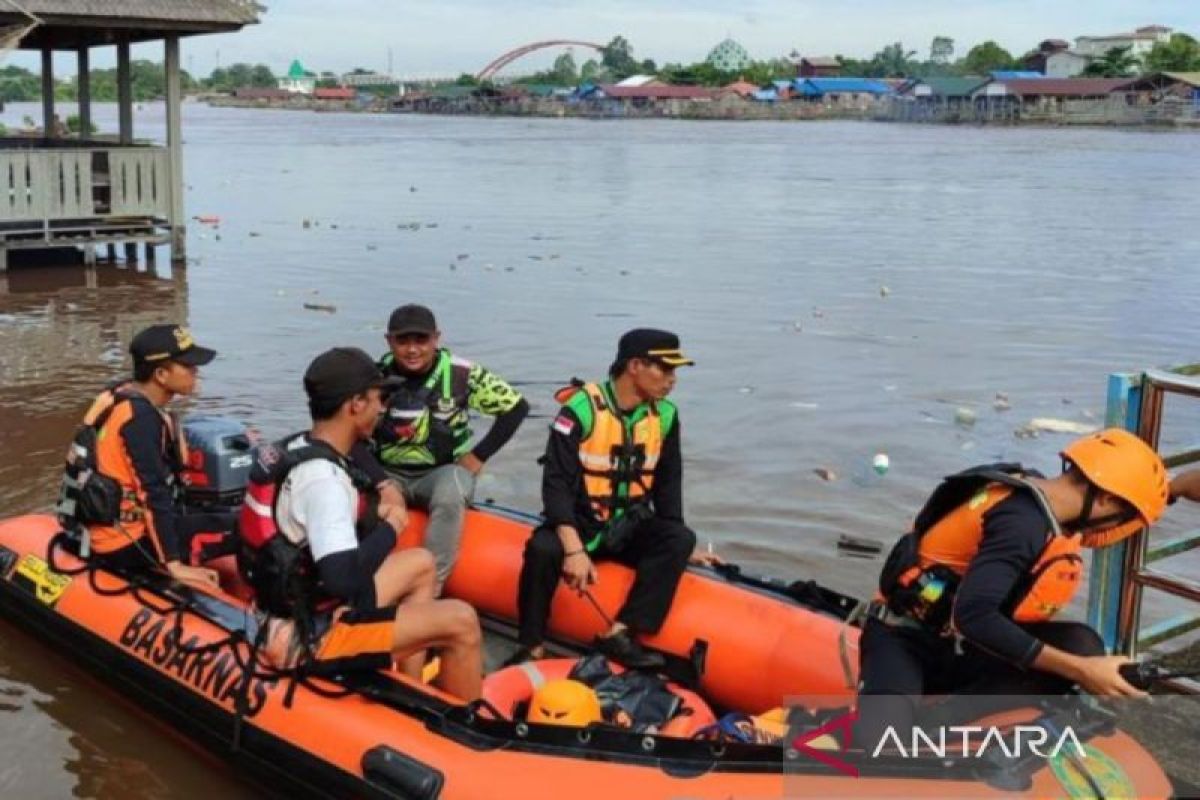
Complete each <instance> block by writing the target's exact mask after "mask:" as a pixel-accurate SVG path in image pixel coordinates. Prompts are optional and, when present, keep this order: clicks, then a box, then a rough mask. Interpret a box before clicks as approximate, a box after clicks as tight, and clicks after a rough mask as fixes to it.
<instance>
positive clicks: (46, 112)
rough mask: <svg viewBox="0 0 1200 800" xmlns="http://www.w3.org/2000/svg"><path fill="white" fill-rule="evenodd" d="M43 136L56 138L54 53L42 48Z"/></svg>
mask: <svg viewBox="0 0 1200 800" xmlns="http://www.w3.org/2000/svg"><path fill="white" fill-rule="evenodd" d="M42 135H43V136H44V137H45V138H47V139H50V138H53V137H54V51H53V50H51V49H50V47H49V46H48V45H45V46H43V47H42Z"/></svg>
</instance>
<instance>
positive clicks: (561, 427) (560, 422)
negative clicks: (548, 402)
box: [550, 413, 575, 436]
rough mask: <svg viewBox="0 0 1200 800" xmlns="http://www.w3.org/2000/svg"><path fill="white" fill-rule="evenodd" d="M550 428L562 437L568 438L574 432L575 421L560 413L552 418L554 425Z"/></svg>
mask: <svg viewBox="0 0 1200 800" xmlns="http://www.w3.org/2000/svg"><path fill="white" fill-rule="evenodd" d="M550 427H552V428H553V429H554V430H556V431H558V432H559V433H561V434H562V435H563V436H570V435H571V434H572V433H574V431H575V420H573V419H571V418H570V417H569V416H567V415H566V414H561V413H560V414H559V415H558V416H557V417H555V418H554V424H553V425H551V426H550Z"/></svg>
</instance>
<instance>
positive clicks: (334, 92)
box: [313, 86, 358, 102]
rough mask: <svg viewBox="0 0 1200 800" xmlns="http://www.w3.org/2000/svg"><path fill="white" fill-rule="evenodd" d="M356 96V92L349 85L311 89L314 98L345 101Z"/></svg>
mask: <svg viewBox="0 0 1200 800" xmlns="http://www.w3.org/2000/svg"><path fill="white" fill-rule="evenodd" d="M356 97H358V92H357V91H355V90H354V89H352V88H351V87H349V86H335V87H330V88H327V89H321V88H317V89H313V99H314V100H337V101H341V102H346V101H349V100H353V99H354V98H356Z"/></svg>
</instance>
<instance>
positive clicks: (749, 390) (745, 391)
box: [738, 386, 754, 394]
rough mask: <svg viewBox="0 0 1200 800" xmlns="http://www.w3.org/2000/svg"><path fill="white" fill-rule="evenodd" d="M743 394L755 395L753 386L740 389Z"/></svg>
mask: <svg viewBox="0 0 1200 800" xmlns="http://www.w3.org/2000/svg"><path fill="white" fill-rule="evenodd" d="M738 391H739V392H740V393H741V394H754V387H753V386H742V387H740V388H739V389H738Z"/></svg>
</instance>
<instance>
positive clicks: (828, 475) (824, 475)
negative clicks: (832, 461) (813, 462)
mask: <svg viewBox="0 0 1200 800" xmlns="http://www.w3.org/2000/svg"><path fill="white" fill-rule="evenodd" d="M813 474H814V475H816V476H817V477H818V478H820V479H821V480H823V481H827V482H829V483H833V482H834V481H836V480H837V479H838V475H837V473H836V472H834V471H833V470H831V469H829V468H828V467H817V468H816V469H814V470H813Z"/></svg>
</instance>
